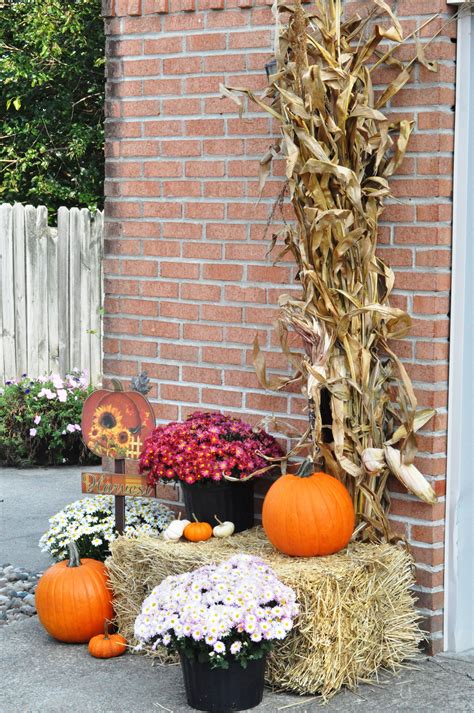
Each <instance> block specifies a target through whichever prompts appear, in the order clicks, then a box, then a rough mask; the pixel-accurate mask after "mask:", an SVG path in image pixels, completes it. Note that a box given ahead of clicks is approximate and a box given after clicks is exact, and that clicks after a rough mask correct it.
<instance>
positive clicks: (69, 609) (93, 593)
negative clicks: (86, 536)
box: [35, 543, 114, 644]
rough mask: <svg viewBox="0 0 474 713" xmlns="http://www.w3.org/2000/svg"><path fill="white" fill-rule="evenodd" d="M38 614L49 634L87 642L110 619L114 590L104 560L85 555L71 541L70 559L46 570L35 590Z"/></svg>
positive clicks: (60, 639) (66, 640) (73, 641)
mask: <svg viewBox="0 0 474 713" xmlns="http://www.w3.org/2000/svg"><path fill="white" fill-rule="evenodd" d="M35 603H36V610H37V612H38V617H39V620H40V622H41V623H42V625H43V626H44V628H45V629H46V631H47V632H48V634H51V636H53V637H54V638H55V639H59V641H65V642H67V643H74V644H76V643H85V642H87V641H89V640H90V639H91V638H92V637H93V636H95V635H96V634H99V633H100V632H101V631H103V628H104V619H111V618H112V617H113V614H114V611H113V608H112V592H111V590H110V589H109V588H108V586H107V573H106V569H105V566H104V564H103V563H102V562H98V561H97V560H93V559H88V558H84V559H82V560H80V559H79V553H78V550H77V547H76V545H75V544H74V543H69V560H65V561H63V562H58V563H57V564H55V565H53V566H52V567H50V568H49V569H48V570H46V572H45V573H44V574H43V576H42V577H41V579H40V580H39V582H38V586H37V587H36V592H35Z"/></svg>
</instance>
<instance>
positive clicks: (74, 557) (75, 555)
mask: <svg viewBox="0 0 474 713" xmlns="http://www.w3.org/2000/svg"><path fill="white" fill-rule="evenodd" d="M67 549H68V552H69V562H68V565H67V566H68V567H80V566H81V558H80V557H79V550H78V549H77V545H76V543H75V542H73V541H72V540H71V542H68V543H67Z"/></svg>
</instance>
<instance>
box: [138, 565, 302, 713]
mask: <svg viewBox="0 0 474 713" xmlns="http://www.w3.org/2000/svg"><path fill="white" fill-rule="evenodd" d="M297 613H298V605H297V603H296V598H295V593H294V591H293V590H292V589H291V588H290V587H287V586H286V585H285V584H283V583H282V582H280V580H279V579H278V578H277V577H276V575H275V573H274V572H273V570H272V569H271V567H270V566H269V565H267V564H266V563H265V562H264V561H263V560H261V559H259V558H258V557H253V556H251V555H244V554H238V555H234V556H233V557H231V558H230V559H228V560H225V561H223V562H221V563H220V564H211V565H205V566H204V567H199V568H198V569H196V570H194V571H193V572H185V573H184V574H180V575H175V576H170V577H167V578H166V579H164V580H163V581H162V582H161V584H159V585H158V586H157V587H155V589H153V591H152V592H151V593H150V594H149V596H148V597H147V598H146V599H145V601H144V602H143V604H142V608H141V613H140V614H139V615H138V617H137V618H136V621H135V636H136V638H137V639H138V640H139V641H140V643H139V645H138V647H137V648H139V649H141V648H145V647H146V648H151V649H156V648H157V647H158V646H164V647H167V648H168V649H169V650H173V651H176V652H178V653H179V655H180V658H181V665H182V670H183V676H184V684H185V689H186V697H187V700H188V704H189V705H190V706H192V707H193V708H196V709H198V710H203V711H210V712H211V713H225V712H226V711H238V710H244V709H248V708H253V707H254V706H257V705H258V704H259V703H260V701H261V700H262V696H263V685H264V676H265V658H266V655H267V653H268V651H269V650H270V649H271V648H272V645H273V643H274V642H275V641H277V640H282V639H284V638H285V637H286V635H287V634H288V632H289V631H290V630H291V629H292V627H293V620H294V618H295V616H296V614H297Z"/></svg>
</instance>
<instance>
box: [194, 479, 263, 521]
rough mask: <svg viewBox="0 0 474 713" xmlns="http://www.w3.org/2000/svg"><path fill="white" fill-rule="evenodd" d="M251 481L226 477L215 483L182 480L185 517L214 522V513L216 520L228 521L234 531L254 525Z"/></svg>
mask: <svg viewBox="0 0 474 713" xmlns="http://www.w3.org/2000/svg"><path fill="white" fill-rule="evenodd" d="M253 485H254V484H253V480H247V481H245V482H244V483H232V482H229V481H228V480H220V481H218V482H212V481H211V482H206V483H194V484H193V485H188V483H184V482H182V483H181V487H182V489H183V496H184V504H185V506H186V517H187V518H188V520H192V519H193V514H194V515H195V516H196V517H197V519H198V520H200V521H202V522H208V523H210V524H211V525H217V523H216V521H215V519H214V515H217V517H218V518H219V520H222V521H224V520H230V521H231V522H233V523H234V525H235V531H236V532H242V530H248V529H249V528H250V527H252V526H253Z"/></svg>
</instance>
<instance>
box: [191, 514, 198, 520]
mask: <svg viewBox="0 0 474 713" xmlns="http://www.w3.org/2000/svg"><path fill="white" fill-rule="evenodd" d="M192 516H193V518H194V522H199V520H198V519H197V517H196V515H195V514H194V513H192Z"/></svg>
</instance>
